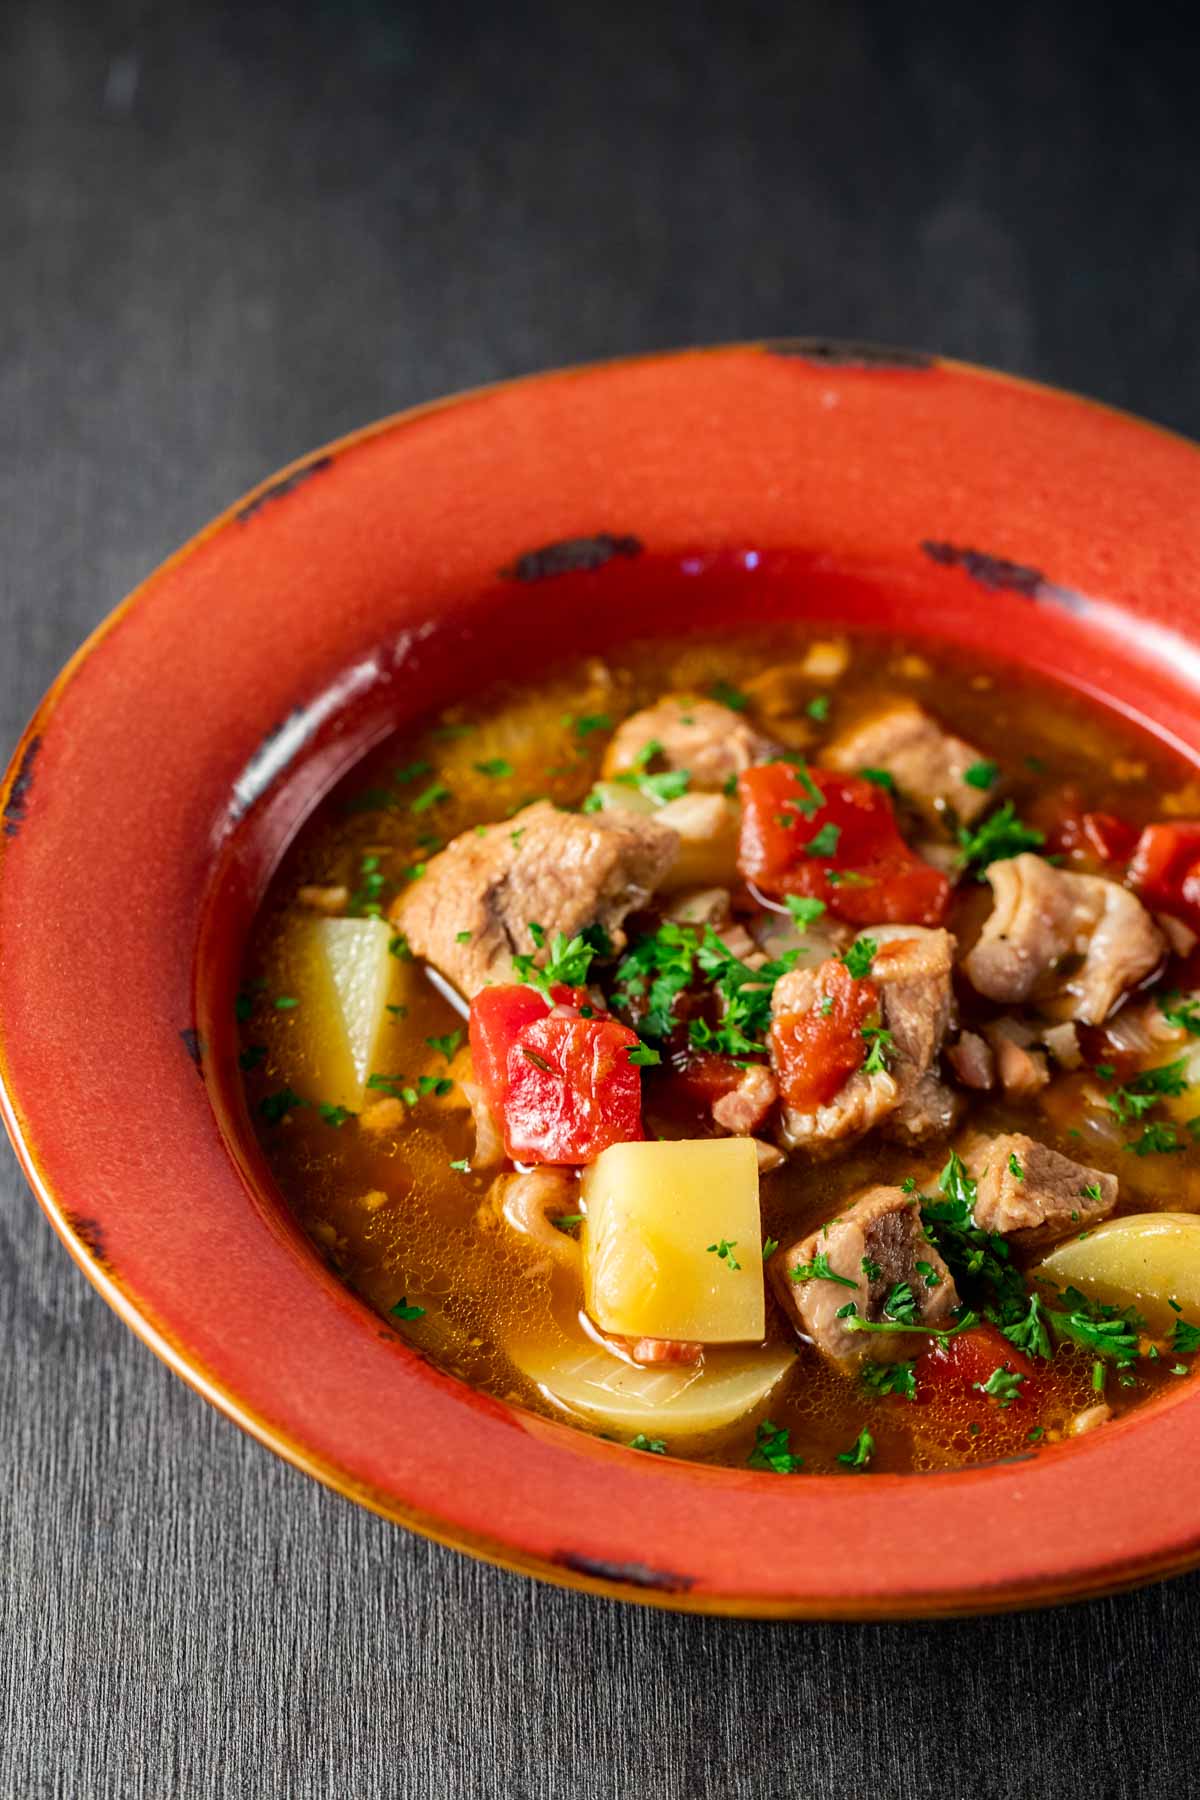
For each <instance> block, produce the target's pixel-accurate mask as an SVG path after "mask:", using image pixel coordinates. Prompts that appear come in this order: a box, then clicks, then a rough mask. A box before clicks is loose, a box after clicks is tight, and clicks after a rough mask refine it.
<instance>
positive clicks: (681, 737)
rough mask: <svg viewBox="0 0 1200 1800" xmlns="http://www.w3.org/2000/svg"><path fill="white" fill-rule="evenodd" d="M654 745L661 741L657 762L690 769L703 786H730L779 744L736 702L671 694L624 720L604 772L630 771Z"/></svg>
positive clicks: (694, 780) (696, 783) (696, 784)
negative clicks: (734, 704) (735, 707)
mask: <svg viewBox="0 0 1200 1800" xmlns="http://www.w3.org/2000/svg"><path fill="white" fill-rule="evenodd" d="M648 744H653V745H655V746H657V748H656V752H655V760H656V761H657V762H661V763H663V764H665V765H666V767H667V768H668V769H686V770H687V771H688V774H689V775H690V776H691V778H692V786H693V787H697V788H721V787H724V785H725V783H726V782H727V781H728V779H729V777H730V776H731V775H740V774H741V773H742V770H743V769H748V768H749V767H750V765H751V763H756V762H763V761H765V760H766V758H767V757H769V756H770V755H771V752H772V750H773V748H774V746H773V745H772V744H771V743H770V742H769V741H768V740H767V739H766V738H764V737H762V736H761V735H760V734H759V733H758V732H757V731H755V729H754V727H753V725H751V724H750V722H749V720H747V719H744V718H743V717H742V715H741V714H740V713H737V712H734V710H733V708H732V707H730V706H721V705H720V704H719V703H718V702H717V701H716V700H693V699H691V698H690V697H689V696H688V695H686V694H669V695H667V696H665V697H664V698H663V699H662V700H659V701H658V702H657V704H656V705H654V706H648V707H646V708H645V709H644V710H643V711H642V712H638V713H634V714H633V715H632V717H631V718H628V719H626V720H625V721H624V722H623V723H622V724H620V725H618V727H617V729H616V731H615V732H614V733H613V736H612V738H611V739H610V741H609V745H608V749H607V750H606V751H605V753H604V774H605V775H606V776H613V775H624V774H626V773H627V772H628V771H629V770H630V769H633V768H636V767H638V766H639V764H640V762H641V761H642V759H643V758H644V757H645V754H646V746H647V745H648ZM651 766H654V765H653V762H652V764H651Z"/></svg>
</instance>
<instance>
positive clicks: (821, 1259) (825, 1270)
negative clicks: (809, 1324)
mask: <svg viewBox="0 0 1200 1800" xmlns="http://www.w3.org/2000/svg"><path fill="white" fill-rule="evenodd" d="M788 1279H789V1280H790V1281H794V1282H795V1283H796V1285H797V1286H799V1285H800V1283H801V1282H804V1281H834V1282H836V1283H837V1285H838V1287H848V1288H854V1289H856V1290H857V1288H858V1283H857V1281H852V1280H851V1279H850V1277H849V1276H848V1275H839V1274H837V1272H836V1271H835V1270H833V1269H831V1268H830V1266H829V1258H828V1256H826V1254H825V1252H824V1250H818V1251H817V1254H816V1255H815V1256H814V1257H813V1259H812V1261H811V1262H808V1263H797V1264H796V1266H795V1268H794V1269H789V1270H788Z"/></svg>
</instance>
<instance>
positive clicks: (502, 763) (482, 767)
mask: <svg viewBox="0 0 1200 1800" xmlns="http://www.w3.org/2000/svg"><path fill="white" fill-rule="evenodd" d="M474 767H475V768H476V769H478V771H479V773H480V774H481V775H486V776H488V778H489V779H490V780H492V781H501V780H503V778H504V777H505V776H506V775H511V774H513V772H514V771H513V766H512V764H511V763H510V762H509V760H508V758H507V757H506V756H489V757H488V759H487V761H486V762H477V763H475V765H474Z"/></svg>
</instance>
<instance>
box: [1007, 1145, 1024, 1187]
mask: <svg viewBox="0 0 1200 1800" xmlns="http://www.w3.org/2000/svg"><path fill="white" fill-rule="evenodd" d="M1008 1172H1009V1174H1010V1175H1012V1176H1013V1177H1014V1178H1015V1179H1016V1180H1017V1181H1024V1179H1025V1171H1024V1169H1023V1168H1022V1167H1021V1164H1020V1162H1019V1161H1018V1160H1017V1153H1016V1151H1015V1150H1012V1151H1010V1152H1009V1157H1008Z"/></svg>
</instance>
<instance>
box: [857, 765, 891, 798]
mask: <svg viewBox="0 0 1200 1800" xmlns="http://www.w3.org/2000/svg"><path fill="white" fill-rule="evenodd" d="M858 772H859V774H860V775H861V776H862V778H863V780H864V781H871V782H874V784H875V786H876V787H878V788H882V789H883V791H884V793H885V794H894V793H895V791H896V777H895V776H894V775H893V774H892V772H891V770H890V769H860V770H859V771H858Z"/></svg>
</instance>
